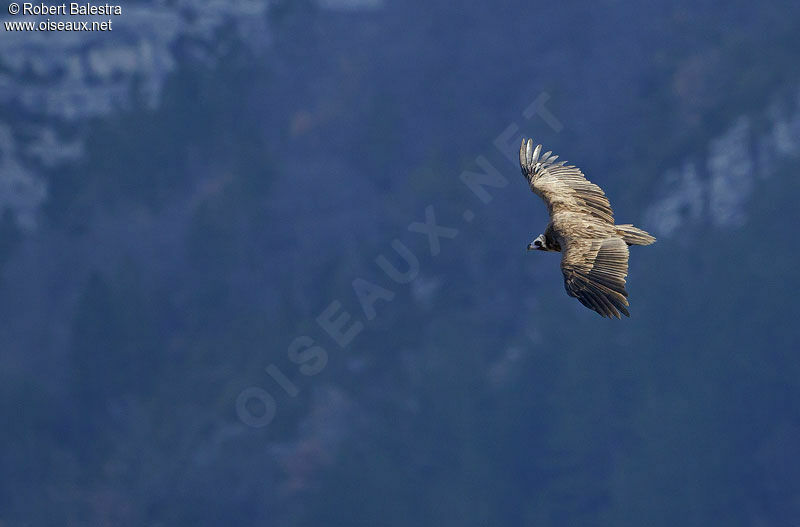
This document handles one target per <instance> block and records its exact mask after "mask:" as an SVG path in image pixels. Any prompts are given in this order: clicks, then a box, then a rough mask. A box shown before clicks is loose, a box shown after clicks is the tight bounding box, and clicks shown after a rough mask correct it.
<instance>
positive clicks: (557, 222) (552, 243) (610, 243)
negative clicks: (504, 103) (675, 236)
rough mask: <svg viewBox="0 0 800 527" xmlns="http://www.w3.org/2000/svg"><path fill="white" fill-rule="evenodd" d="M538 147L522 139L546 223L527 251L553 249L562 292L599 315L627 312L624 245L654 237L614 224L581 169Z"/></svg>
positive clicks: (525, 169)
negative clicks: (547, 216)
mask: <svg viewBox="0 0 800 527" xmlns="http://www.w3.org/2000/svg"><path fill="white" fill-rule="evenodd" d="M541 151H542V145H536V148H534V147H533V141H532V140H530V139H528V140H527V141H525V140H524V139H523V140H522V145H521V146H520V149H519V164H520V167H521V168H522V175H523V176H525V179H527V180H528V185H530V187H531V190H532V191H533V192H534V193H535V194H536V195H538V196H539V197H540V198H542V200H544V203H545V205H547V212H548V213H549V214H550V222H549V223H548V224H547V228H545V230H544V232H543V233H542V234H540V235H539V236H538V237H536V239H534V240H533V241H532V242H531V243H530V244H529V245H528V250H529V251H533V250H535V251H558V252H560V253H562V256H561V272H562V273H563V274H564V287H565V288H566V290H567V294H568V295H569V296H571V297H574V298H577V299H578V300H579V301H580V303H581V304H583V305H584V306H586V307H588V308H589V309H591V310H593V311H596V312H598V313H599V314H600V315H602V316H603V317H608V318H611V317H617V318H621V317H620V313H621V314H623V315H625V316H628V317H629V316H630V313H629V312H628V306H629V304H628V292H627V291H626V290H625V277H626V276H627V275H628V246H630V245H650V244H651V243H653V242H655V241H656V239H655V238H654V237H653V236H651V235H650V234H649V233H647V232H645V231H643V230H642V229H639V228H636V227H634V226H633V225H631V224H624V225H615V224H614V211H612V210H611V204H609V202H608V198H606V196H605V194H603V190H602V189H601V188H600V187H598V186H597V185H595V184H594V183H591V182H590V181H589V180H587V179H586V178H585V177H584V175H583V174H582V173H581V171H580V169H579V168H577V167H574V166H572V165H568V164H567V162H566V161H559V162H556V159H557V158H558V156H554V155H551V154H552V152H545V153H544V154H541V155H540V153H541Z"/></svg>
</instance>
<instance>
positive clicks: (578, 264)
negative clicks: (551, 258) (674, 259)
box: [561, 237, 630, 318]
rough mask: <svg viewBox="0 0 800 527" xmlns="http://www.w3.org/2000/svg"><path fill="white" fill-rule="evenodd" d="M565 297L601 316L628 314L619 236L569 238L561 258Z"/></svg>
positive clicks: (625, 261) (625, 267)
mask: <svg viewBox="0 0 800 527" xmlns="http://www.w3.org/2000/svg"><path fill="white" fill-rule="evenodd" d="M561 272H562V273H564V287H565V288H566V290H567V293H568V294H569V296H572V297H575V298H577V299H578V300H580V302H581V304H583V305H584V306H586V307H588V308H589V309H593V310H594V311H597V312H598V313H600V314H601V315H602V316H604V317H609V318H611V317H617V318H621V317H620V313H622V314H624V315H625V316H628V317H629V316H630V313H628V309H627V306H628V299H627V296H628V292H627V291H625V277H626V276H627V275H628V245H627V244H626V243H625V242H624V241H623V240H622V238H619V237H610V238H605V239H602V240H598V239H594V240H593V239H578V240H571V241H570V243H569V245H568V246H567V248H566V250H565V251H564V256H563V257H562V258H561Z"/></svg>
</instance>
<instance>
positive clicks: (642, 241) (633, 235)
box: [614, 223, 656, 245]
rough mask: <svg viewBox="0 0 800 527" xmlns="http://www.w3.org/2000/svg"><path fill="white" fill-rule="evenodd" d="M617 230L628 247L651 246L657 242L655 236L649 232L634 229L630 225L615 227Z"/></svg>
mask: <svg viewBox="0 0 800 527" xmlns="http://www.w3.org/2000/svg"><path fill="white" fill-rule="evenodd" d="M614 227H616V229H617V234H619V235H620V236H622V239H623V240H624V241H625V243H627V244H628V245H650V244H651V243H653V242H654V241H656V238H655V236H651V235H650V234H649V233H648V232H646V231H643V230H642V229H639V228H638V227H634V226H633V225H631V224H630V223H627V224H625V225H614Z"/></svg>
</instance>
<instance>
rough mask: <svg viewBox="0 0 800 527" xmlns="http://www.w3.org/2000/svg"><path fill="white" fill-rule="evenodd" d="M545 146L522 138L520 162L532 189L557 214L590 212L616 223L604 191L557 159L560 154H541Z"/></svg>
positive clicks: (596, 216)
mask: <svg viewBox="0 0 800 527" xmlns="http://www.w3.org/2000/svg"><path fill="white" fill-rule="evenodd" d="M541 150H542V145H536V149H534V148H533V141H532V140H531V139H528V142H527V143H526V142H525V140H523V141H522V146H520V148H519V164H520V167H521V168H522V174H523V175H524V176H525V178H526V179H527V180H528V184H529V185H530V187H531V190H532V191H533V192H535V193H536V194H537V195H538V196H539V197H541V198H542V199H543V200H544V202H545V204H546V205H547V212H549V213H550V216H551V217H552V216H553V213H554V212H559V210H569V211H570V212H581V213H585V214H589V215H591V216H593V217H595V218H597V219H599V220H601V221H604V222H608V223H610V224H612V225H613V224H614V211H612V210H611V204H609V202H608V198H606V196H605V194H603V190H602V189H601V188H600V187H598V186H597V185H595V184H594V183H592V182H590V181H589V180H587V179H586V177H584V175H583V173H581V171H580V169H579V168H577V167H574V166H572V165H567V164H566V163H567V162H566V161H559V162H558V163H556V162H555V160H556V159H557V158H558V156H553V155H550V154H551V152H545V153H544V155H542V156H541V158H540V157H539V154H540V152H541Z"/></svg>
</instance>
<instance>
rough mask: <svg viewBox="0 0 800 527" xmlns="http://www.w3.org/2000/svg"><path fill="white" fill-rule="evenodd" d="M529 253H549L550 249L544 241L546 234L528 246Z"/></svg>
mask: <svg viewBox="0 0 800 527" xmlns="http://www.w3.org/2000/svg"><path fill="white" fill-rule="evenodd" d="M528 250H529V251H549V250H550V249H548V248H547V242H546V241H545V239H544V234H540V235H539V236H537V237H536V239H535V240H533V241H532V242H531V243H529V244H528Z"/></svg>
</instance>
